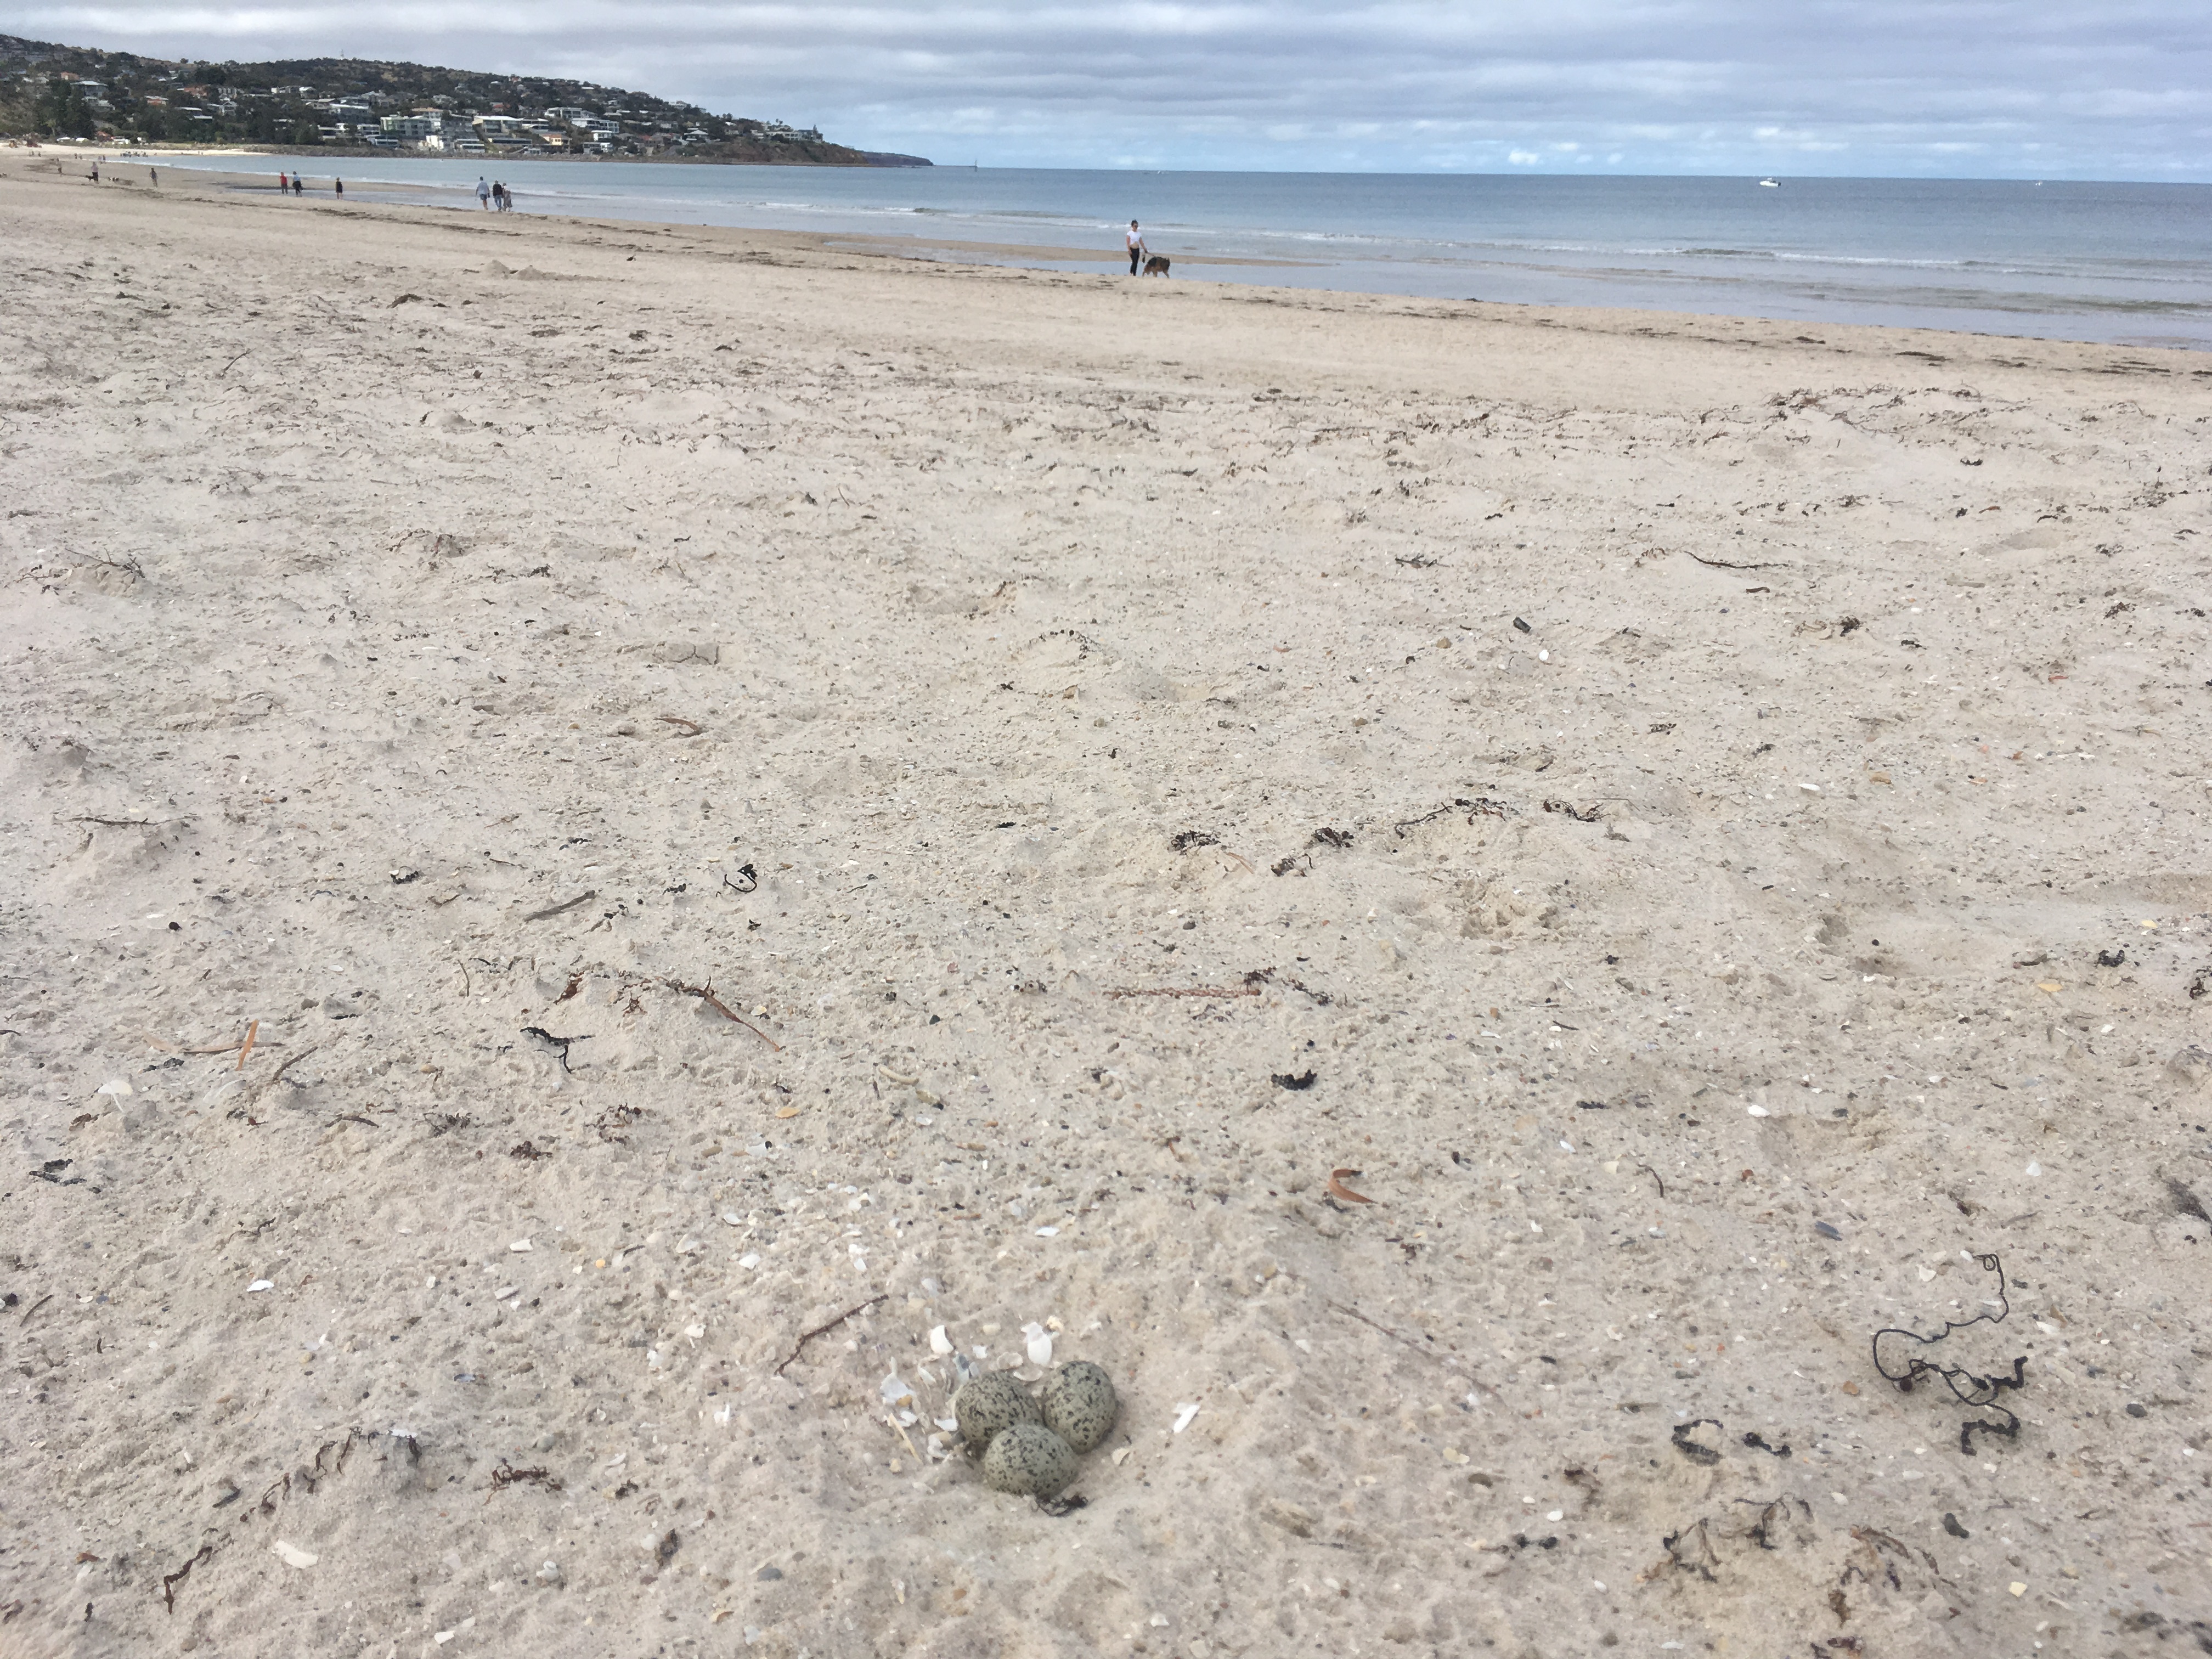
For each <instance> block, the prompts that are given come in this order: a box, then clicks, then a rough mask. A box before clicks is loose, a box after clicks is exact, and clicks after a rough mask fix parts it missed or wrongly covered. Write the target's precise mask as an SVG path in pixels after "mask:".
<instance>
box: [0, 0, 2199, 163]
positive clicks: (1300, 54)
mask: <svg viewBox="0 0 2212 1659" xmlns="http://www.w3.org/2000/svg"><path fill="white" fill-rule="evenodd" d="M2207 18H2208V13H2207V12H2206V9H2205V8H2204V7H2203V5H2202V4H2201V3H2198V0H2192V3H2182V0H2133V3H2121V4H2117V5H2106V6H2100V7H2098V8H2095V9H2091V8H2089V7H2087V6H2086V5H2073V6H2052V5H2048V4H2035V3H2028V0H1982V3H1954V4H1942V3H1929V0H1917V3H1903V0H1869V3H1855V4H1839V3H1813V4H1796V5H1793V4H1788V3H1773V0H1763V3H1748V0H1667V3H1637V0H1556V3H1534V0H1501V3H1491V4H1445V3H1395V4H1375V5H1367V6H1350V5H1330V4H1323V3H1284V4H1272V5H1266V6H1261V5H1253V4H1234V3H1225V0H1191V3H1161V0H1121V3H1109V4H1103V5H1099V6H1090V7H1085V6H1076V5H1069V4H1065V3H1023V0H999V3H994V4H989V5H977V6H949V5H912V6H891V5H867V4H845V5H829V6H821V7H800V6H795V5H769V4H754V5H737V6H731V7H708V6H702V5H676V4H668V5H660V4H649V3H626V4H618V5H609V4H606V3H604V0H594V3H582V0H544V3H538V4H534V5H531V6H526V7H515V6H513V5H510V4H499V5H493V4H489V3H485V0H456V3H453V4H450V5H441V6H435V7H432V6H427V5H403V6H398V7H379V8H375V9H370V10H364V9H361V8H358V7H354V6H341V5H337V4H334V3H328V0H290V3H287V4H283V5H275V6H263V7H256V8H253V9H245V8H238V9H226V8H222V7H213V6H206V5H201V6H176V5H165V4H162V3H160V0H106V3H102V4H97V5H79V4H71V3H67V0H43V3H33V4H30V5H27V6H19V7H17V8H16V9H15V21H11V22H10V24H9V27H10V28H11V29H12V30H13V31H14V32H15V33H28V34H34V35H39V36H42V37H44V38H47V39H52V40H70V41H75V42H78V43H81V44H86V45H98V46H127V47H129V48H131V49H132V50H137V51H143V52H158V53H161V54H164V55H177V54H189V55H191V56H193V57H196V58H197V57H205V58H242V59H251V58H270V57H293V56H298V57H305V56H319V55H326V54H333V53H350V54H353V55H356V56H361V57H376V58H416V59H420V60H426V61H431V62H437V63H443V64H454V65H458V66H462V67H467V68H483V69H496V70H526V71H535V72H541V73H559V74H571V75H578V76H585V77H587V78H592V79H596V80H601V81H605V82H611V83H615V84H621V85H628V86H635V87H641V88H647V89H650V90H652V91H654V92H657V93H660V94H664V95H669V96H678V97H685V98H690V99H693V100H696V101H698V102H700V103H702V104H705V105H707V106H710V107H713V108H716V109H732V110H736V111H739V112H747V113H755V114H764V115H780V116H782V117H784V118H788V119H793V120H799V121H805V122H815V123H818V124H820V125H822V126H823V128H824V129H825V130H826V131H829V132H830V133H831V135H832V136H833V137H839V138H842V139H843V140H845V141H847V142H848V143H860V144H866V145H872V146H876V147H881V148H890V149H918V150H921V151H922V152H923V153H925V154H928V153H937V154H939V156H940V159H963V160H964V159H966V158H967V157H968V156H969V155H978V156H981V158H982V159H984V160H986V161H992V162H996V163H1000V164H1004V165H1019V164H1023V163H1033V164H1037V165H1048V166H1050V165H1071V166H1081V165H1119V164H1139V165H1154V166H1169V167H1209V166H1210V167H1317V168H1327V167H1382V168H1406V169H1424V168H1429V167H1457V168H1487V167H1504V166H1509V165H1530V166H1538V167H1550V168H1571V169H1576V170H1594V169H1603V170H1618V171H1625V172H1667V171H1678V170H1679V171H1729V172H1738V173H1743V172H1769V171H1774V172H1796V173H1813V172H1819V173H1950V174H1958V173H2000V174H2009V173H2026V174H2029V175H2032V176H2047V177H2065V176H2099V177H2108V178H2109V177H2135V178H2149V179H2180V178H2202V177H2207V176H2212V167H2208V164H2207V162H2206V161H2205V160H2204V159H2203V158H2204V157H2205V156H2206V155H2208V153H2212V149H2208V144H2207V140H2208V139H2212V91H2208V90H2207V89H2208V88H2212V22H2208V21H2207ZM1516 157H1517V158H1519V160H1518V161H1516V160H1515V159H1514V158H1516Z"/></svg>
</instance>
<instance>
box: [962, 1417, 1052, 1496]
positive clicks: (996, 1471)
mask: <svg viewBox="0 0 2212 1659" xmlns="http://www.w3.org/2000/svg"><path fill="white" fill-rule="evenodd" d="M1074 1479H1075V1450H1074V1448H1073V1447H1071V1446H1070V1445H1069V1444H1068V1443H1067V1442H1066V1441H1065V1440H1062V1439H1061V1438H1060V1437H1059V1436H1058V1435H1056V1434H1054V1432H1053V1431H1051V1430H1050V1429H1048V1428H1046V1427H1045V1426H1044V1425H1042V1423H1017V1424H1015V1425H1013V1427H1012V1428H1010V1429H1007V1430H1005V1431H1002V1432H1001V1433H1000V1435H999V1436H998V1437H997V1438H995V1439H994V1440H993V1441H992V1442H991V1449H990V1450H988V1451H987V1452H985V1453H984V1454H983V1484H984V1485H985V1486H988V1487H990V1488H991V1490H992V1491H994V1492H1020V1493H1022V1494H1023V1495H1024V1497H1029V1498H1049V1497H1051V1496H1052V1495H1053V1494H1054V1492H1058V1491H1059V1490H1060V1488H1061V1487H1062V1486H1066V1484H1067V1483H1068V1482H1069V1481H1071V1480H1074Z"/></svg>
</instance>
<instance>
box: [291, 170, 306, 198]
mask: <svg viewBox="0 0 2212 1659" xmlns="http://www.w3.org/2000/svg"><path fill="white" fill-rule="evenodd" d="M292 194H293V195H295V196H304V195H306V194H307V183H306V181H305V180H304V179H301V177H300V175H299V174H298V173H294V174H293V175H292Z"/></svg>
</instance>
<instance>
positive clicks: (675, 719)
mask: <svg viewBox="0 0 2212 1659" xmlns="http://www.w3.org/2000/svg"><path fill="white" fill-rule="evenodd" d="M660 718H661V719H662V720H666V721H667V722H668V723H669V724H670V725H671V726H682V727H683V728H684V729H683V730H682V731H681V732H678V733H677V734H676V735H677V736H678V737H679V738H696V737H697V736H698V735H699V734H700V733H701V732H703V731H705V730H706V729H707V728H706V727H705V726H702V725H700V724H699V722H698V721H696V720H686V719H685V718H684V716H683V715H681V714H663V715H661V716H660Z"/></svg>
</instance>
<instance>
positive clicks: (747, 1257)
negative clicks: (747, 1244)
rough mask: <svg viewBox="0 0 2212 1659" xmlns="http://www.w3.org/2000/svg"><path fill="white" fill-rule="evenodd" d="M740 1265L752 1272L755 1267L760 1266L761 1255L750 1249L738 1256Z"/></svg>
mask: <svg viewBox="0 0 2212 1659" xmlns="http://www.w3.org/2000/svg"><path fill="white" fill-rule="evenodd" d="M738 1266H739V1267H743V1268H744V1270H745V1271H746V1272H747V1273H750V1272H751V1271H752V1270H753V1269H754V1268H756V1267H759V1266H760V1257H758V1256H757V1255H753V1254H752V1253H751V1252H750V1251H748V1252H747V1253H746V1254H744V1255H741V1256H739V1257H738Z"/></svg>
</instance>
